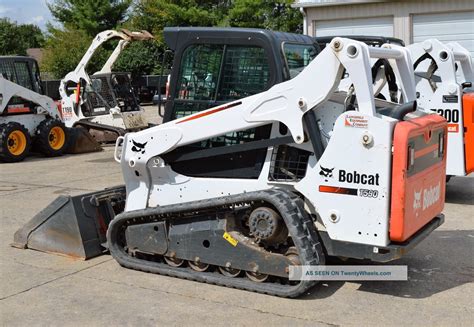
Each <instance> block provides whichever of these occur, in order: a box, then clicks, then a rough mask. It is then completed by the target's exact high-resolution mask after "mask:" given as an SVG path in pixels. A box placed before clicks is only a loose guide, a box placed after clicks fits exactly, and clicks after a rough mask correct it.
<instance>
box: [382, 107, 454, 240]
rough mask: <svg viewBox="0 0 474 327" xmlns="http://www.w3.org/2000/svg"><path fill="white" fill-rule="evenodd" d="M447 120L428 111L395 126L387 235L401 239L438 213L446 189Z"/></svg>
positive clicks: (404, 238) (414, 231)
mask: <svg viewBox="0 0 474 327" xmlns="http://www.w3.org/2000/svg"><path fill="white" fill-rule="evenodd" d="M446 136H447V123H446V120H445V119H444V118H443V117H441V116H438V115H427V116H423V117H419V118H415V119H413V120H410V121H403V122H399V123H398V124H397V125H396V126H395V132H394V138H393V165H392V199H391V216H390V239H391V240H392V241H395V242H403V241H405V240H407V239H408V238H409V237H410V236H412V235H413V234H415V233H416V232H417V231H418V230H419V229H420V228H421V227H423V226H424V225H425V224H426V223H428V222H429V221H430V220H431V219H433V218H434V217H435V216H436V215H438V214H439V213H441V211H442V210H443V207H444V196H445V191H446V140H447V138H446Z"/></svg>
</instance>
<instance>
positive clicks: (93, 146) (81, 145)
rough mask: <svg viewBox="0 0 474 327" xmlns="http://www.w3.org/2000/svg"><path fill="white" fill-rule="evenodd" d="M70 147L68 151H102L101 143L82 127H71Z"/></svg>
mask: <svg viewBox="0 0 474 327" xmlns="http://www.w3.org/2000/svg"><path fill="white" fill-rule="evenodd" d="M69 140H70V141H69V147H68V149H67V151H66V152H67V153H72V154H75V153H88V152H98V151H102V147H101V146H100V144H99V143H98V142H97V141H96V140H95V139H94V137H93V136H92V135H91V134H90V133H89V132H88V131H87V130H86V129H85V128H82V127H73V128H70V129H69Z"/></svg>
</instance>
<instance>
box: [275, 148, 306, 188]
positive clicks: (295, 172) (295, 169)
mask: <svg viewBox="0 0 474 327" xmlns="http://www.w3.org/2000/svg"><path fill="white" fill-rule="evenodd" d="M310 154H311V152H308V151H305V150H301V149H297V148H294V147H290V146H288V145H280V146H278V147H276V148H275V149H274V150H273V153H272V161H271V165H270V174H269V176H268V179H269V180H271V181H283V182H297V181H299V180H301V179H302V178H303V177H305V175H306V169H307V167H308V159H309V156H310Z"/></svg>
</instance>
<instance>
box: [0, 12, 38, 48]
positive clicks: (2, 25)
mask: <svg viewBox="0 0 474 327" xmlns="http://www.w3.org/2000/svg"><path fill="white" fill-rule="evenodd" d="M43 44H44V36H43V33H42V32H41V29H40V28H39V27H38V26H36V25H31V24H20V25H19V24H17V23H16V22H11V21H10V20H9V19H8V18H0V55H22V56H24V55H26V50H27V49H28V48H40V47H41V46H42V45H43Z"/></svg>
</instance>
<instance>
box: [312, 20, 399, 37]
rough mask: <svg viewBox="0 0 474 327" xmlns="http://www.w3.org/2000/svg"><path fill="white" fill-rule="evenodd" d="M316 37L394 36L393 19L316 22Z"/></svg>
mask: <svg viewBox="0 0 474 327" xmlns="http://www.w3.org/2000/svg"><path fill="white" fill-rule="evenodd" d="M314 32H315V33H314V35H316V36H334V35H377V36H393V17H376V18H357V19H338V20H323V21H316V23H315V31H314Z"/></svg>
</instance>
